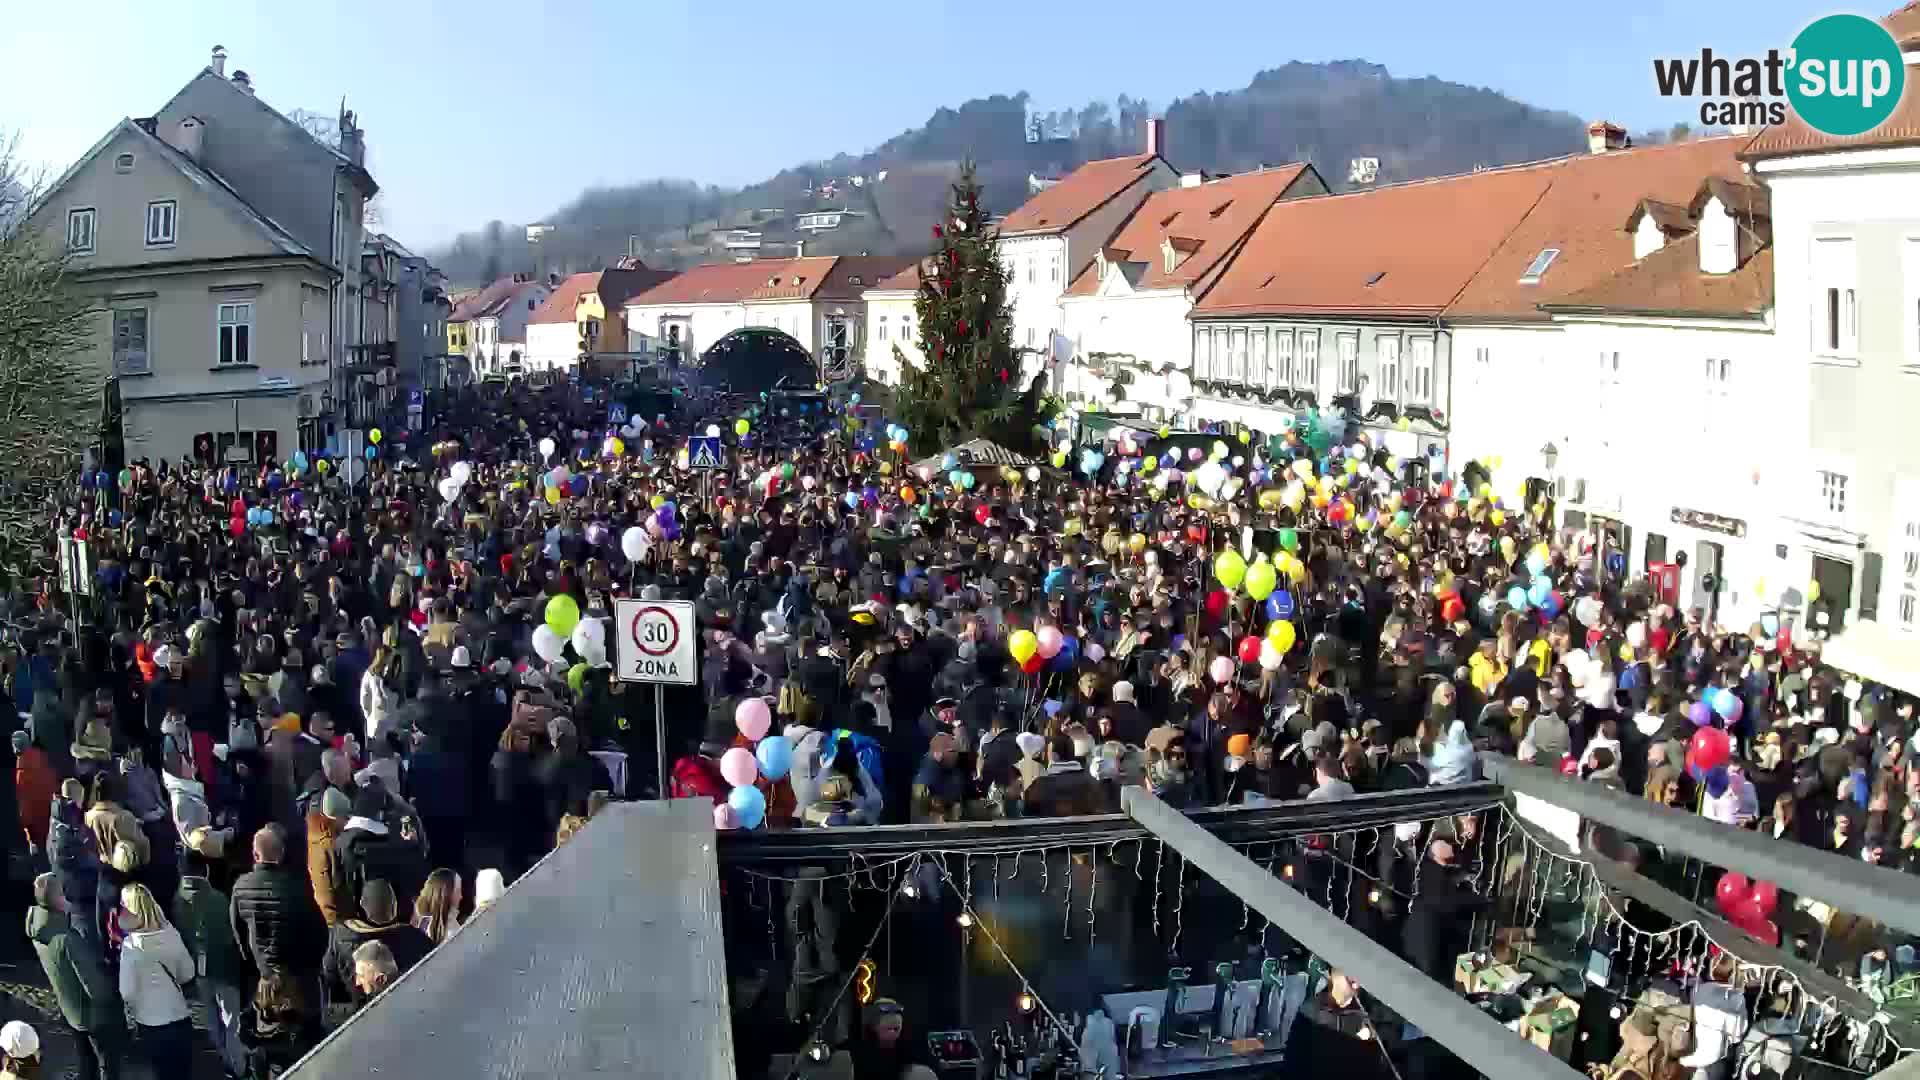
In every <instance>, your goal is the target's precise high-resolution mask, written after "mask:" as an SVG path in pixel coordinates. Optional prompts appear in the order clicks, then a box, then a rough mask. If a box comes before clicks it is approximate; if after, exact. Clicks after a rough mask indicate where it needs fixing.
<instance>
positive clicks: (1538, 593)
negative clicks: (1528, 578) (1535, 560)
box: [1527, 578, 1553, 607]
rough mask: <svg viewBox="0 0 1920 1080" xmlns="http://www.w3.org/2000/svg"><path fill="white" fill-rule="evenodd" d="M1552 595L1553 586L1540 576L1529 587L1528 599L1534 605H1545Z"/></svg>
mask: <svg viewBox="0 0 1920 1080" xmlns="http://www.w3.org/2000/svg"><path fill="white" fill-rule="evenodd" d="M1552 595H1553V587H1552V586H1551V585H1549V584H1548V583H1547V582H1546V581H1545V580H1543V579H1540V578H1535V579H1534V582H1533V584H1532V585H1530V586H1528V587H1527V599H1528V600H1529V601H1530V602H1532V604H1533V606H1534V607H1541V606H1544V605H1545V604H1546V602H1547V598H1548V597H1550V596H1552Z"/></svg>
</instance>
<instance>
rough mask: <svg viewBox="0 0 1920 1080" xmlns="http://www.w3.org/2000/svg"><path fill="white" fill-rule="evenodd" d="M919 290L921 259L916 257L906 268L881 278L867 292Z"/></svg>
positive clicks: (914, 291) (912, 291) (915, 291)
mask: <svg viewBox="0 0 1920 1080" xmlns="http://www.w3.org/2000/svg"><path fill="white" fill-rule="evenodd" d="M919 291H920V260H918V259H915V260H913V261H912V262H910V263H908V264H907V267H906V269H904V270H902V271H900V272H899V273H897V274H894V275H892V276H890V277H884V278H881V279H880V282H879V284H876V285H874V286H873V287H871V288H869V289H868V290H867V292H869V293H876V292H911V293H917V292H919Z"/></svg>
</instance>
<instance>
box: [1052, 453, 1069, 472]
mask: <svg viewBox="0 0 1920 1080" xmlns="http://www.w3.org/2000/svg"><path fill="white" fill-rule="evenodd" d="M1066 465H1067V452H1066V451H1065V450H1055V451H1054V452H1053V467H1054V468H1056V469H1064V468H1066Z"/></svg>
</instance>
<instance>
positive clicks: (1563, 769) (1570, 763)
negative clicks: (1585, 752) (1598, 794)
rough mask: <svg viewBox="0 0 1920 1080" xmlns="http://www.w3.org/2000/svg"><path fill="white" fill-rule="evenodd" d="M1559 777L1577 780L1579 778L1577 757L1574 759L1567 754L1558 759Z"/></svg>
mask: <svg viewBox="0 0 1920 1080" xmlns="http://www.w3.org/2000/svg"><path fill="white" fill-rule="evenodd" d="M1560 775H1561V776H1571V777H1574V778H1575V779H1578V778H1579V776H1580V759H1579V758H1577V757H1574V756H1573V755H1572V754H1568V755H1566V756H1565V757H1563V758H1561V759H1560Z"/></svg>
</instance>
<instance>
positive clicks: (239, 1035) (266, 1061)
mask: <svg viewBox="0 0 1920 1080" xmlns="http://www.w3.org/2000/svg"><path fill="white" fill-rule="evenodd" d="M320 1037H321V1027H320V1011H319V1010H318V1009H317V1008H315V1007H313V1005H312V1004H310V1003H309V1002H308V1001H307V999H306V991H305V990H303V989H302V985H301V982H300V980H298V979H295V978H292V977H291V976H289V975H288V974H287V973H285V972H282V971H268V972H267V973H265V974H263V975H261V976H260V981H259V983H258V984H257V985H256V986H255V988H254V992H253V1002H252V1004H250V1005H248V1006H247V1007H246V1008H244V1009H242V1010H241V1011H240V1013H239V1015H238V1016H236V1017H235V1018H234V1021H233V1024H232V1034H231V1037H230V1044H231V1045H232V1046H233V1047H234V1053H233V1055H232V1057H231V1059H230V1062H231V1064H230V1066H229V1067H231V1068H233V1074H234V1075H235V1076H236V1077H243V1078H244V1080H277V1078H278V1077H279V1076H280V1074H282V1073H284V1072H286V1071H287V1070H288V1069H291V1068H292V1067H293V1065H294V1063H295V1062H297V1061H299V1060H300V1059H301V1058H303V1057H305V1056H306V1054H307V1051H309V1050H311V1049H313V1048H314V1046H316V1045H317V1044H318V1043H319V1042H320Z"/></svg>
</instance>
